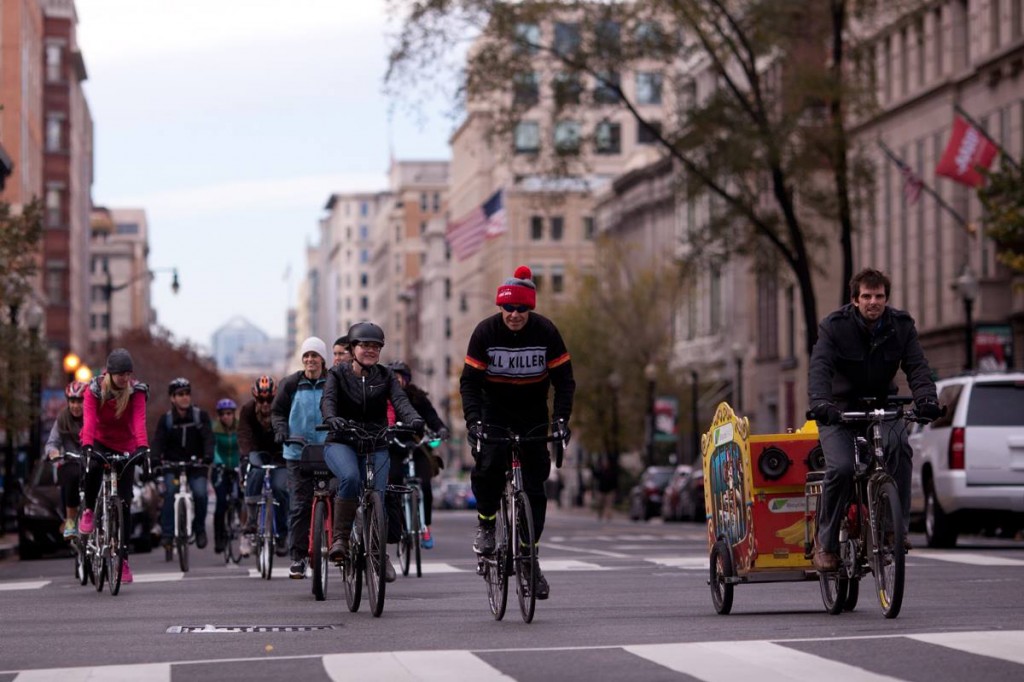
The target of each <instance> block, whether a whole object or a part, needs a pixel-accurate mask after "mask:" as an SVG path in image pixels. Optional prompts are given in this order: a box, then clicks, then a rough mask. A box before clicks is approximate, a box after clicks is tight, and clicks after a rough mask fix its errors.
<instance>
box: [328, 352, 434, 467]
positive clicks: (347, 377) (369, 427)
mask: <svg viewBox="0 0 1024 682" xmlns="http://www.w3.org/2000/svg"><path fill="white" fill-rule="evenodd" d="M388 401H390V402H391V404H392V406H394V408H395V418H396V419H397V420H398V421H400V422H402V423H404V424H411V423H412V422H414V421H421V420H422V418H421V417H420V415H419V413H417V412H416V410H415V409H413V407H412V405H411V404H410V403H409V398H408V397H407V396H406V395H405V391H404V390H402V384H400V383H399V381H398V377H396V376H395V375H394V373H393V372H392V371H391V370H390V369H388V368H387V367H382V366H380V365H373V366H372V367H370V369H369V372H368V373H367V374H366V375H364V376H361V377H357V376H356V375H355V374H353V373H352V366H351V365H350V364H349V363H347V362H343V363H341V364H340V365H337V366H335V367H332V368H331V369H330V371H329V372H327V381H326V383H325V384H324V394H323V397H321V398H320V413H321V414H322V415H323V418H324V419H327V418H328V417H342V418H343V419H347V420H348V421H352V422H355V423H356V424H357V425H359V426H360V427H362V428H363V429H365V430H366V431H368V432H370V433H377V432H379V431H382V430H383V429H384V428H385V427H387V425H388ZM327 442H328V443H345V444H346V445H350V446H352V448H353V449H354V450H355V451H356V452H358V453H360V454H364V453H368V452H374V451H376V450H380V449H387V444H386V443H381V442H375V441H373V440H372V439H362V438H358V437H356V436H355V435H354V434H352V433H351V432H347V431H342V432H337V431H331V432H330V433H329V434H328V435H327Z"/></svg>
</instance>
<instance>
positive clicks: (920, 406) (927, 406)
mask: <svg viewBox="0 0 1024 682" xmlns="http://www.w3.org/2000/svg"><path fill="white" fill-rule="evenodd" d="M914 412H916V413H917V416H918V417H920V418H921V419H927V420H928V421H935V420H936V419H938V418H939V417H941V416H942V413H943V410H942V408H941V407H940V406H939V404H938V403H937V402H935V401H934V400H931V399H928V398H925V399H924V400H918V401H917V402H916V403H915V405H914Z"/></svg>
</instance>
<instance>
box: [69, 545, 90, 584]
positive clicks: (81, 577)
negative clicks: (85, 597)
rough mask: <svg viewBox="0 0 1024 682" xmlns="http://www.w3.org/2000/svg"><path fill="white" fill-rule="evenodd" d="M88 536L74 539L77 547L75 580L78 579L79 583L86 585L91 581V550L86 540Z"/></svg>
mask: <svg viewBox="0 0 1024 682" xmlns="http://www.w3.org/2000/svg"><path fill="white" fill-rule="evenodd" d="M86 539H87V538H81V537H77V538H75V539H74V541H73V543H74V549H75V580H77V581H78V584H79V585H85V584H86V583H88V582H89V572H90V570H91V569H90V567H89V552H88V550H87V549H86V546H85V541H86Z"/></svg>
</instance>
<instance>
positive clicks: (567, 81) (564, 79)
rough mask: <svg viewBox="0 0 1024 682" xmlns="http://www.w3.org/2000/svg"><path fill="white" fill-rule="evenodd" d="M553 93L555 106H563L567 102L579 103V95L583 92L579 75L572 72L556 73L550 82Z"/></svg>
mask: <svg viewBox="0 0 1024 682" xmlns="http://www.w3.org/2000/svg"><path fill="white" fill-rule="evenodd" d="M551 87H552V90H553V91H554V95H555V106H556V107H564V106H566V105H569V104H579V103H580V95H581V94H582V93H583V83H582V81H580V77H579V76H577V75H576V74H574V73H558V74H555V78H554V80H553V81H552V84H551Z"/></svg>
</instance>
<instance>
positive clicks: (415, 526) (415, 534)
mask: <svg viewBox="0 0 1024 682" xmlns="http://www.w3.org/2000/svg"><path fill="white" fill-rule="evenodd" d="M409 502H410V504H411V505H412V515H411V516H410V518H411V519H412V520H413V522H412V529H411V532H410V534H411V535H412V551H413V552H415V553H416V577H417V578H422V577H423V562H422V559H421V557H420V539H421V538H422V537H423V518H422V517H421V515H420V491H419V489H417V488H413V491H412V499H410V501H409Z"/></svg>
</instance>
